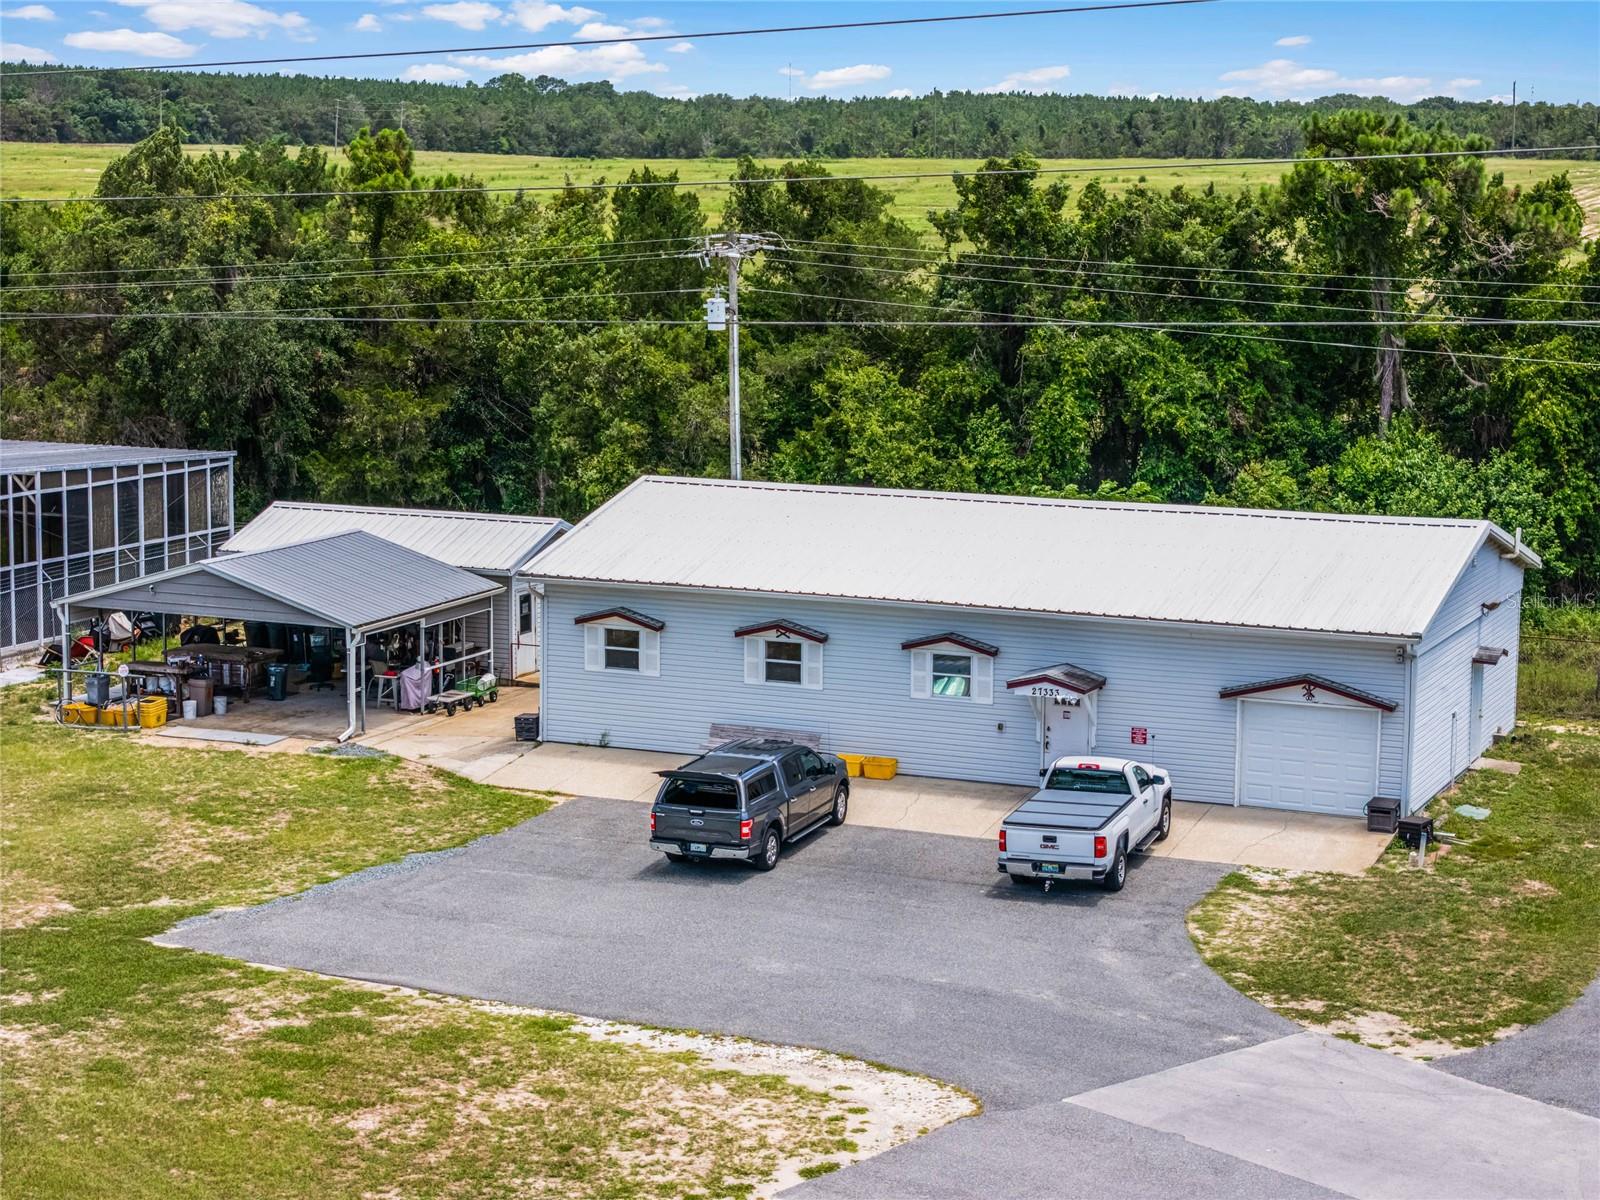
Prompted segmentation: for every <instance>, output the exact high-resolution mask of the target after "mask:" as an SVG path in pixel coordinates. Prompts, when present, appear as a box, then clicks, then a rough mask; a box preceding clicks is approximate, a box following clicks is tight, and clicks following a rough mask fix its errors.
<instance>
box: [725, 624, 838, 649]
mask: <svg viewBox="0 0 1600 1200" xmlns="http://www.w3.org/2000/svg"><path fill="white" fill-rule="evenodd" d="M763 633H779V634H784V635H785V636H787V637H797V638H803V639H804V640H805V641H808V642H816V643H817V644H819V645H820V644H821V643H823V642H825V641H827V640H828V635H827V634H825V633H823V632H822V631H821V630H820V629H812V628H811V627H810V626H809V625H797V624H795V623H794V622H793V621H768V622H766V623H765V624H763V625H746V626H745V627H744V628H743V629H735V630H734V631H733V636H734V637H736V638H747V637H755V636H757V635H758V634H763Z"/></svg>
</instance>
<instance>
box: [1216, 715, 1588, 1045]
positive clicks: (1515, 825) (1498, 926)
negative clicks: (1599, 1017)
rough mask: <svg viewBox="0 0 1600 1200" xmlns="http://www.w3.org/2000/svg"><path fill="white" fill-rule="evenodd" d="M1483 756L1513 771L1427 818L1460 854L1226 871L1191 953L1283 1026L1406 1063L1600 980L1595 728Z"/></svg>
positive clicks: (1547, 728)
mask: <svg viewBox="0 0 1600 1200" xmlns="http://www.w3.org/2000/svg"><path fill="white" fill-rule="evenodd" d="M1494 754H1495V755H1496V756H1498V757H1500V758H1507V759H1514V760H1517V761H1519V762H1521V763H1522V764H1523V768H1522V772H1521V774H1520V775H1515V776H1512V775H1502V774H1498V773H1495V772H1490V771H1473V772H1470V773H1469V774H1468V775H1467V776H1466V778H1465V779H1464V780H1463V781H1462V782H1461V784H1460V786H1459V787H1458V788H1457V789H1456V790H1454V791H1452V792H1450V793H1448V794H1446V795H1444V796H1441V797H1439V798H1437V799H1436V800H1435V801H1434V803H1433V805H1432V806H1431V807H1430V808H1429V810H1428V811H1429V812H1431V813H1432V814H1434V816H1435V817H1436V818H1437V819H1438V828H1439V829H1441V830H1443V831H1445V832H1448V833H1452V834H1456V835H1458V836H1460V837H1461V838H1462V839H1464V844H1461V845H1457V846H1450V847H1448V848H1444V849H1443V850H1442V851H1440V852H1437V853H1434V854H1430V856H1429V863H1428V866H1427V867H1426V868H1425V869H1417V868H1414V867H1412V866H1410V865H1408V862H1407V854H1406V852H1405V851H1404V850H1402V849H1400V848H1399V847H1398V844H1397V845H1396V846H1395V847H1391V849H1390V851H1389V852H1388V853H1387V854H1386V855H1385V856H1384V857H1383V858H1382V859H1381V860H1380V861H1379V862H1378V864H1377V865H1376V866H1374V867H1372V868H1371V869H1370V870H1368V871H1367V872H1366V873H1365V874H1363V875H1360V876H1343V875H1320V874H1306V875H1298V876H1296V875H1290V874H1287V873H1283V872H1266V871H1254V870H1252V871H1239V872H1235V873H1233V874H1231V875H1229V876H1227V877H1226V878H1225V879H1223V880H1222V882H1221V883H1220V884H1219V885H1218V887H1217V889H1216V890H1215V891H1213V892H1212V893H1211V894H1210V895H1209V896H1207V897H1206V898H1205V899H1204V900H1202V901H1201V902H1200V903H1199V904H1198V905H1196V906H1195V908H1194V909H1193V911H1192V912H1191V913H1190V917H1189V924H1190V932H1191V934H1192V935H1193V937H1194V940H1195V944H1196V945H1197V946H1198V947H1199V950H1200V953H1201V955H1202V956H1203V957H1204V958H1205V960H1206V961H1207V962H1208V963H1210V964H1211V966H1212V968H1213V969H1215V970H1216V971H1217V972H1218V973H1219V974H1220V975H1222V977H1223V978H1224V979H1226V980H1228V982H1230V983H1231V984H1233V985H1234V986H1235V987H1237V988H1238V989H1239V990H1240V991H1243V992H1245V993H1246V994H1248V995H1250V996H1253V997H1255V998H1256V999H1257V1000H1260V1001H1261V1002H1262V1003H1263V1004H1266V1005H1268V1006H1269V1007H1272V1008H1274V1009H1276V1010H1277V1011H1279V1012H1280V1013H1282V1014H1283V1015H1284V1016H1287V1017H1290V1018H1292V1019H1295V1020H1299V1021H1302V1022H1304V1023H1306V1024H1310V1025H1318V1026H1323V1027H1325V1028H1327V1029H1329V1030H1330V1031H1332V1032H1335V1033H1338V1034H1339V1035H1341V1036H1344V1037H1349V1038H1352V1039H1354V1040H1359V1041H1363V1042H1366V1043H1368V1044H1371V1045H1378V1046H1384V1047H1387V1048H1391V1049H1396V1050H1398V1051H1399V1052H1401V1053H1407V1054H1410V1055H1412V1056H1415V1057H1429V1056H1432V1055H1433V1054H1438V1053H1448V1052H1450V1050H1451V1049H1453V1048H1458V1047H1467V1046H1475V1045H1480V1044H1482V1043H1484V1042H1487V1041H1490V1040H1493V1039H1494V1038H1495V1037H1496V1036H1497V1035H1501V1034H1503V1033H1505V1032H1507V1031H1509V1030H1513V1029H1515V1028H1517V1027H1519V1026H1523V1025H1532V1024H1534V1023H1536V1022H1538V1021H1542V1020H1543V1019H1544V1018H1546V1017H1548V1016H1550V1015H1552V1014H1553V1013H1555V1012H1557V1011H1558V1010H1560V1009H1561V1008H1564V1007H1565V1006H1566V1005H1567V1004H1570V1003H1571V1002H1572V1001H1573V1000H1574V999H1576V997H1577V996H1578V994H1579V993H1580V992H1582V991H1583V989H1584V988H1585V987H1586V986H1588V984H1589V983H1590V982H1591V981H1592V980H1593V979H1594V978H1595V975H1596V972H1600V933H1597V930H1600V925H1597V920H1600V726H1596V725H1595V724H1594V723H1592V722H1590V723H1588V724H1587V725H1583V726H1572V725H1563V724H1559V723H1552V724H1544V725H1541V724H1537V723H1535V724H1532V725H1530V726H1529V727H1527V728H1526V729H1524V731H1523V732H1520V733H1518V734H1517V735H1516V736H1514V737H1512V738H1510V739H1508V740H1507V741H1505V742H1503V743H1501V745H1500V746H1499V747H1498V748H1497V749H1496V750H1495V751H1494ZM1458 804H1475V805H1479V806H1482V807H1485V808H1488V809H1490V810H1491V815H1490V816H1489V818H1488V819H1487V820H1484V821H1481V822H1479V821H1471V820H1468V819H1466V818H1465V817H1462V816H1458V815H1456V814H1454V812H1453V809H1454V808H1455V806H1456V805H1458Z"/></svg>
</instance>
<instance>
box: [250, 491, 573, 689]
mask: <svg viewBox="0 0 1600 1200" xmlns="http://www.w3.org/2000/svg"><path fill="white" fill-rule="evenodd" d="M570 528H572V527H571V526H570V525H568V524H567V522H565V521H562V520H560V519H558V518H556V517H528V516H520V515H516V514H510V513H474V512H445V511H440V510H437V509H424V508H370V507H364V506H360V505H351V504H314V503H308V502H304V501H299V500H279V501H276V502H275V503H273V504H270V505H268V506H267V508H266V509H265V510H264V511H263V512H262V513H261V514H260V515H259V516H257V517H256V518H255V520H253V521H251V522H250V523H249V524H247V525H245V526H244V528H242V529H240V530H239V532H238V533H236V534H234V535H233V537H232V538H230V539H229V540H228V542H227V544H226V545H225V546H223V550H224V551H227V552H229V553H235V552H238V553H244V552H249V551H254V550H267V549H270V548H272V547H274V546H286V545H290V544H293V543H295V542H303V541H306V540H307V539H309V538H318V537H325V536H327V535H328V534H331V533H343V532H345V531H346V530H352V529H359V530H364V531H365V532H367V533H371V534H374V535H376V536H378V537H381V538H383V539H384V540H386V541H390V542H393V543H395V544H396V545H399V546H404V547H406V548H407V549H409V550H415V551H417V552H418V553H419V554H426V555H428V557H430V558H436V559H438V560H439V561H440V562H444V563H449V564H450V565H451V566H453V567H460V568H462V569H463V570H466V571H471V572H472V573H473V574H474V575H482V576H483V577H484V578H485V579H488V580H491V581H493V582H494V583H497V584H500V585H501V586H502V587H503V588H504V589H505V590H504V591H503V592H501V593H500V594H498V595H497V596H496V597H495V601H494V604H495V612H494V646H493V649H494V659H495V662H496V663H497V664H499V670H500V671H501V672H502V675H503V676H504V677H507V678H515V677H520V676H526V675H529V674H531V673H532V672H534V671H536V670H538V662H539V621H538V611H537V610H538V595H537V593H536V592H535V591H534V589H533V587H532V586H531V584H530V583H529V581H528V579H527V577H526V576H524V575H522V574H520V572H521V571H522V569H523V568H524V567H526V566H527V565H528V562H529V561H530V560H531V559H532V558H533V557H534V555H536V554H538V553H539V552H540V551H541V550H543V549H544V548H545V547H546V546H548V545H549V544H550V543H551V542H553V541H555V539H556V538H559V537H560V536H561V535H562V534H564V533H565V532H566V531H567V530H568V529H570Z"/></svg>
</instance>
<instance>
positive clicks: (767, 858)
mask: <svg viewBox="0 0 1600 1200" xmlns="http://www.w3.org/2000/svg"><path fill="white" fill-rule="evenodd" d="M782 855H783V834H782V833H781V832H780V831H779V829H778V827H777V825H768V826H767V832H766V835H765V836H764V837H762V839H761V853H759V854H757V855H756V856H755V857H754V858H752V859H751V860H750V865H751V866H753V867H755V869H756V870H758V871H770V870H772V868H773V867H775V866H777V865H778V859H779V858H780V857H781V856H782Z"/></svg>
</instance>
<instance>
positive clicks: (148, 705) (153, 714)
mask: <svg viewBox="0 0 1600 1200" xmlns="http://www.w3.org/2000/svg"><path fill="white" fill-rule="evenodd" d="M166 723H167V698H166V697H165V696H146V697H145V698H144V699H143V700H141V701H139V727H140V728H141V729H155V728H157V727H159V726H162V725H165V724H166Z"/></svg>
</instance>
